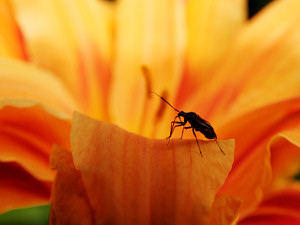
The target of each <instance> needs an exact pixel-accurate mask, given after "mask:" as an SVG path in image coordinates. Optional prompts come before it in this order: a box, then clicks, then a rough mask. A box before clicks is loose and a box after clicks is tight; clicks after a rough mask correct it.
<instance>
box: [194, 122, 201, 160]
mask: <svg viewBox="0 0 300 225" xmlns="http://www.w3.org/2000/svg"><path fill="white" fill-rule="evenodd" d="M193 134H194V136H195V138H196V141H197V145H198V147H199V151H200V154H201V156H202V157H203V155H202V151H201V148H200V145H199V142H198V138H197V135H196V134H195V129H194V128H193Z"/></svg>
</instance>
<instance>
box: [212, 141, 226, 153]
mask: <svg viewBox="0 0 300 225" xmlns="http://www.w3.org/2000/svg"><path fill="white" fill-rule="evenodd" d="M214 140H215V141H216V143H217V145H218V146H219V148H220V150H221V152H223V150H222V148H221V147H220V145H219V143H218V141H217V138H214ZM223 154H224V155H225V152H223Z"/></svg>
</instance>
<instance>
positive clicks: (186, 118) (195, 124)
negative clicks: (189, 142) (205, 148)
mask: <svg viewBox="0 0 300 225" xmlns="http://www.w3.org/2000/svg"><path fill="white" fill-rule="evenodd" d="M149 93H152V94H155V95H157V96H158V97H160V98H161V99H162V100H163V101H164V102H166V103H167V104H168V105H169V106H171V107H172V108H173V109H174V110H175V111H177V112H178V114H177V116H175V118H174V120H173V121H172V122H171V130H170V135H169V137H167V138H168V139H169V141H170V138H171V137H172V134H173V132H174V130H175V128H176V127H183V128H182V132H181V139H182V137H183V131H184V130H187V129H192V131H193V134H194V136H195V138H196V141H197V145H198V147H199V151H200V154H201V156H202V157H203V155H202V151H201V148H200V145H199V142H198V138H197V135H196V133H195V131H200V132H201V133H202V134H203V135H204V136H205V137H206V138H207V139H214V140H215V142H216V143H217V145H218V146H219V148H220V150H221V152H222V153H223V154H224V155H225V153H224V152H223V150H222V148H221V147H220V145H219V143H218V141H217V135H216V133H215V131H214V128H213V127H212V126H211V125H210V123H209V122H208V121H206V120H204V119H203V118H201V117H200V116H199V115H198V114H196V113H194V112H184V111H179V110H178V109H176V108H175V107H173V106H172V105H171V104H170V103H169V102H168V101H167V100H166V99H164V98H163V97H161V96H160V95H158V94H156V93H155V92H149ZM177 118H178V119H179V121H176V119H177ZM181 118H183V121H182V119H181ZM187 123H189V124H190V126H186V125H187ZM169 141H168V143H169Z"/></svg>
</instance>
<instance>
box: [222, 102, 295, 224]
mask: <svg viewBox="0 0 300 225" xmlns="http://www.w3.org/2000/svg"><path fill="white" fill-rule="evenodd" d="M275 112H276V113H275ZM299 112H300V99H299V98H294V99H289V100H286V101H282V102H278V103H276V104H272V105H268V106H265V107H263V108H260V109H257V110H254V111H252V112H249V113H247V114H245V115H243V116H240V117H237V118H236V119H234V120H232V121H230V122H228V123H227V124H226V125H224V126H223V127H222V128H221V130H219V131H218V133H220V134H221V136H222V138H227V137H234V138H236V140H237V147H236V151H235V161H234V164H233V169H232V170H231V173H230V175H229V177H228V179H227V180H226V183H225V184H224V186H223V187H222V192H223V193H227V194H231V195H234V196H238V197H240V198H241V199H243V203H242V206H241V218H243V216H245V215H247V214H248V213H250V212H251V211H253V210H254V209H255V208H256V207H257V205H258V204H259V203H260V202H261V201H262V197H263V194H264V190H265V189H266V188H268V187H269V185H270V184H271V181H272V164H271V154H270V150H269V149H268V142H269V140H270V138H272V137H273V136H274V135H276V134H277V133H279V132H282V131H285V130H290V129H295V127H298V126H299V125H300V118H299ZM262 134H263V135H262ZM282 154H283V153H282ZM287 154H288V153H287ZM275 159H276V158H274V160H275ZM253 162H255V163H253ZM257 174H259V176H258V175H257ZM249 193H251V194H249Z"/></svg>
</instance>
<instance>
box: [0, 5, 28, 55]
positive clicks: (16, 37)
mask: <svg viewBox="0 0 300 225" xmlns="http://www.w3.org/2000/svg"><path fill="white" fill-rule="evenodd" d="M0 27H1V30H0V56H2V57H3V56H5V57H10V58H20V59H23V60H25V59H26V53H25V50H24V45H23V38H22V36H21V33H20V31H19V27H18V25H17V23H16V21H15V19H14V17H13V14H12V10H11V6H10V4H9V1H8V0H2V1H0Z"/></svg>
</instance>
